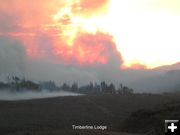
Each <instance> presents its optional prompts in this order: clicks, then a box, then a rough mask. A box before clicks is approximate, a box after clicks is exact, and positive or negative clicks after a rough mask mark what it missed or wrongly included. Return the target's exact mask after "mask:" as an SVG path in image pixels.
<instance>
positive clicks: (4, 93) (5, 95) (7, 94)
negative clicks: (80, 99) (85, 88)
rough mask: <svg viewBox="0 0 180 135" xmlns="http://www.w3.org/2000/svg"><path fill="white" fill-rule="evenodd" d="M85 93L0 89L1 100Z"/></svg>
mask: <svg viewBox="0 0 180 135" xmlns="http://www.w3.org/2000/svg"><path fill="white" fill-rule="evenodd" d="M81 95H83V94H78V93H73V92H67V91H53V92H51V91H49V90H42V91H37V92H34V91H26V92H25V91H21V92H12V91H9V90H1V91H0V100H5V101H17V100H31V99H41V98H51V97H64V96H81Z"/></svg>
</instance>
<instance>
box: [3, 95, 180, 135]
mask: <svg viewBox="0 0 180 135" xmlns="http://www.w3.org/2000/svg"><path fill="white" fill-rule="evenodd" d="M179 97H180V96H179V95H174V94H164V95H152V94H135V95H126V96H125V95H109V94H105V95H94V96H93V95H92V96H77V97H70V96H69V97H57V98H46V99H34V100H23V101H0V134H1V135H63V134H65V135H100V134H106V135H121V134H122V135H126V134H127V135H136V134H137V133H139V134H144V133H145V132H151V128H152V127H149V126H148V123H142V122H143V119H147V121H148V122H149V116H151V115H152V116H154V115H155V116H158V118H159V117H161V116H162V115H161V114H162V113H161V112H160V111H159V108H160V110H163V109H162V108H165V107H164V106H166V105H169V104H170V106H172V105H171V104H172V103H173V105H174V103H179ZM166 108H169V107H168V106H167V107H166ZM174 110H175V109H174ZM166 112H167V113H166V114H164V113H163V116H164V117H162V119H161V118H160V119H161V120H164V119H165V118H166V116H167V115H168V114H169V113H170V111H169V112H168V111H166ZM146 113H148V115H146ZM149 113H150V114H149ZM144 116H148V117H147V118H146V117H144ZM136 118H138V119H136ZM153 118H154V117H153ZM153 120H154V119H153ZM155 120H157V119H155ZM138 121H140V122H141V124H142V125H143V124H144V125H143V126H144V127H145V128H142V127H138V126H137V128H138V129H134V127H136V126H134V125H133V124H132V122H133V123H134V124H136V125H138V124H137V123H138ZM153 122H154V121H153ZM149 124H151V123H149ZM72 125H106V126H107V127H108V129H107V130H105V131H101V130H73V129H72ZM163 126H164V125H163ZM141 128H142V129H141ZM136 131H138V132H137V133H136ZM122 132H123V133H122ZM124 132H126V133H124ZM130 133H133V134H130Z"/></svg>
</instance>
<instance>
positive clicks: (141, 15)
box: [110, 0, 180, 68]
mask: <svg viewBox="0 0 180 135" xmlns="http://www.w3.org/2000/svg"><path fill="white" fill-rule="evenodd" d="M112 2H114V5H122V6H119V7H118V6H112V7H115V9H114V8H112V9H110V11H111V10H112V12H114V13H115V11H116V12H117V13H116V15H117V16H114V17H113V18H112V19H113V20H111V21H112V22H116V23H115V24H113V23H112V24H113V26H114V25H116V27H114V29H113V30H112V33H113V35H114V37H115V40H116V41H117V46H118V48H119V51H121V53H122V56H123V58H124V61H125V63H124V64H125V65H126V66H131V65H132V64H136V63H139V64H143V65H146V66H147V67H149V68H153V67H157V66H161V65H166V64H173V63H176V62H179V60H180V53H179V49H180V38H179V37H180V25H179V24H180V13H178V11H175V10H173V6H176V7H177V5H178V6H179V8H180V3H179V2H178V1H172V0H165V1H152V0H148V1H143V0H127V1H126V3H124V2H123V1H118V3H117V1H115V0H114V1H112ZM132 2H133V3H132ZM168 4H169V5H171V7H168ZM163 5H164V6H163ZM158 6H159V7H158ZM121 8H122V9H121ZM120 11H121V12H120ZM112 14H113V13H112ZM115 28H116V29H115ZM117 28H118V29H117Z"/></svg>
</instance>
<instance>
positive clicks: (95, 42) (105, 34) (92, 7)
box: [0, 0, 180, 69]
mask: <svg viewBox="0 0 180 135" xmlns="http://www.w3.org/2000/svg"><path fill="white" fill-rule="evenodd" d="M0 2H1V5H3V6H0V9H1V10H2V11H3V12H7V10H11V9H8V5H9V2H5V1H0ZM18 2H19V3H20V2H21V3H22V5H21V8H19V6H20V5H18V4H17V3H18ZM32 3H33V2H32ZM32 3H30V2H24V1H22V0H17V1H16V3H15V2H14V3H11V6H12V7H11V8H12V9H13V12H11V11H8V12H7V13H8V14H9V15H11V16H12V15H13V14H15V15H16V24H9V25H8V26H6V27H7V28H8V29H10V30H5V31H1V32H0V35H7V36H10V37H13V38H17V39H20V40H21V41H22V42H23V43H24V44H25V47H26V50H27V53H28V55H29V56H30V57H48V58H49V57H50V56H51V55H53V57H52V58H53V59H55V60H58V61H59V62H65V63H78V64H81V65H82V64H95V63H101V64H106V63H108V61H109V60H110V57H111V53H109V52H108V50H110V51H111V52H113V53H116V54H117V56H119V59H122V61H123V63H122V65H119V66H121V67H122V68H123V69H125V68H155V67H158V66H162V65H169V64H174V63H177V62H179V61H180V53H179V50H180V38H179V37H180V25H179V24H180V2H179V1H178V0H146V1H144V0H99V1H96V0H92V1H91V2H87V1H85V0H73V1H65V0H64V1H61V2H60V1H58V0H55V1H48V0H46V1H42V0H39V1H38V2H37V3H36V5H37V6H34V5H33V4H32ZM42 3H43V4H42ZM38 6H39V7H38ZM28 7H29V10H27V9H28ZM4 23H5V22H4ZM11 25H12V26H11ZM14 26H17V27H18V29H17V30H16V29H14V28H12V29H11V27H14ZM1 27H3V26H1ZM4 27H5V26H4ZM42 40H43V41H42ZM121 57H122V58H121Z"/></svg>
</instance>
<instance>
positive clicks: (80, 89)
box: [0, 76, 134, 95]
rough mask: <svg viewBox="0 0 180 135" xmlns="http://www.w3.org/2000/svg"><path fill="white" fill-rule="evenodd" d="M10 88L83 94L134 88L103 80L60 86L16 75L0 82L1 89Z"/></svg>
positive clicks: (127, 90)
mask: <svg viewBox="0 0 180 135" xmlns="http://www.w3.org/2000/svg"><path fill="white" fill-rule="evenodd" d="M4 89H10V90H13V91H27V90H31V91H42V90H49V91H60V90H63V91H69V92H76V93H83V94H103V93H105V94H122V95H127V94H133V93H134V91H133V89H131V88H129V87H127V86H124V85H123V84H120V85H119V86H118V87H117V88H116V86H115V85H114V84H113V83H110V84H108V83H106V82H105V81H102V82H100V83H96V82H95V83H93V82H89V84H86V85H83V86H79V85H78V83H73V84H72V85H69V84H67V83H63V84H62V85H60V86H57V85H56V83H55V82H54V81H43V82H38V83H37V82H33V81H31V80H27V79H25V78H22V79H21V78H19V77H16V76H12V77H8V78H7V82H6V83H5V82H0V90H4Z"/></svg>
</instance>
